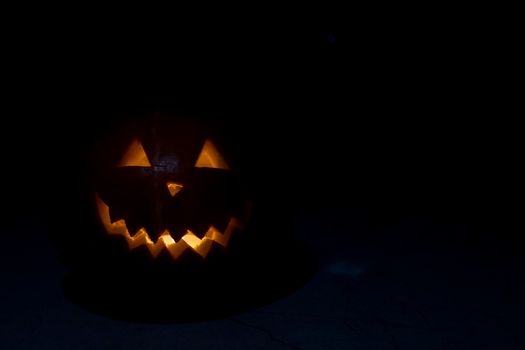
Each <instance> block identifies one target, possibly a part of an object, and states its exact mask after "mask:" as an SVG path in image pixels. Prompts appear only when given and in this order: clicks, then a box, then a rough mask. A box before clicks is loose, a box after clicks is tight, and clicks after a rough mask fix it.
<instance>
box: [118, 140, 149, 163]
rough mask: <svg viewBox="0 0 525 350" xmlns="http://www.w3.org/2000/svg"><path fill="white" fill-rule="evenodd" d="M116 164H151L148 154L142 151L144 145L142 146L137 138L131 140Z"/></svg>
mask: <svg viewBox="0 0 525 350" xmlns="http://www.w3.org/2000/svg"><path fill="white" fill-rule="evenodd" d="M118 166H119V167H124V166H144V167H150V166H151V163H150V162H149V159H148V156H147V155H146V152H145V151H144V147H142V144H141V143H140V141H139V140H137V139H135V140H133V142H131V145H129V147H128V150H127V151H126V153H125V154H124V157H122V159H121V160H120V162H119V164H118Z"/></svg>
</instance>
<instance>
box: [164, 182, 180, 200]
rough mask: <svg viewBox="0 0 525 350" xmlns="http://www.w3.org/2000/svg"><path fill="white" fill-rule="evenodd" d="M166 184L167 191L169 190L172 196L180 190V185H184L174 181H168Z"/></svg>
mask: <svg viewBox="0 0 525 350" xmlns="http://www.w3.org/2000/svg"><path fill="white" fill-rule="evenodd" d="M166 186H168V191H170V194H171V196H172V197H174V196H175V195H176V194H177V193H179V192H180V190H182V187H184V186H182V185H181V184H178V183H176V182H168V183H166Z"/></svg>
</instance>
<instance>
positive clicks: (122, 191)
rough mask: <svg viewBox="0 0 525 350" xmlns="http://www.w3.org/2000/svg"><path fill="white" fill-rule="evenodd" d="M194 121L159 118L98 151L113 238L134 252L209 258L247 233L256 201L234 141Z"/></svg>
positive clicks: (99, 188)
mask: <svg viewBox="0 0 525 350" xmlns="http://www.w3.org/2000/svg"><path fill="white" fill-rule="evenodd" d="M214 131H217V130H213V128H210V127H207V126H203V124H202V123H198V122H195V121H192V120H189V119H180V118H176V119H175V118H168V117H159V116H157V117H155V118H150V119H148V120H146V121H142V122H141V123H135V125H133V126H132V127H129V128H127V129H125V130H123V131H122V132H120V133H117V134H115V135H110V136H109V138H108V140H107V141H106V142H105V143H104V145H103V146H102V147H100V149H99V153H98V155H97V157H98V159H96V161H97V162H98V163H99V166H98V169H97V173H96V188H95V191H96V193H95V201H96V206H97V213H98V216H99V219H100V222H101V223H102V226H103V229H104V230H105V231H106V234H107V235H108V237H111V239H117V240H120V241H121V242H125V243H126V245H127V249H128V250H129V253H130V254H134V253H135V252H137V251H142V252H144V251H147V252H148V254H149V256H150V257H151V258H152V259H154V260H155V259H158V258H159V257H161V256H164V258H165V260H168V261H172V262H174V261H177V260H179V259H180V258H181V257H182V256H184V255H187V254H191V255H196V256H200V257H202V258H206V257H207V256H208V254H209V253H210V252H211V251H213V250H216V249H217V248H219V249H225V248H227V247H228V244H229V242H230V240H231V238H232V236H234V235H237V234H240V233H242V232H243V230H244V228H245V226H246V224H247V220H248V217H249V214H250V204H251V202H250V201H249V200H248V198H247V197H246V195H245V193H244V191H243V190H242V188H241V186H240V185H239V184H240V183H239V172H238V171H237V170H238V169H237V168H236V167H237V164H236V163H235V159H234V157H233V156H230V155H231V154H232V152H231V147H228V146H225V144H227V142H225V141H228V140H225V139H224V135H222V139H221V135H220V134H219V133H217V132H214Z"/></svg>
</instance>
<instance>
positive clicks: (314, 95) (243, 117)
mask: <svg viewBox="0 0 525 350" xmlns="http://www.w3.org/2000/svg"><path fill="white" fill-rule="evenodd" d="M314 10H315V9H314ZM312 13H314V14H312ZM312 13H311V14H310V15H308V16H304V17H303V16H301V15H299V14H297V15H294V16H289V15H284V14H283V15H282V16H278V17H279V18H278V19H272V20H270V18H269V17H266V15H265V14H264V13H263V12H261V13H259V14H258V15H255V14H254V15H253V17H252V16H242V18H241V20H239V19H237V20H236V21H230V20H217V19H216V18H215V19H214V20H211V19H209V18H204V17H202V18H197V19H196V20H195V21H190V22H191V24H188V25H186V24H182V23H178V22H179V19H180V18H181V16H176V15H174V16H173V17H170V16H167V17H169V18H148V20H146V19H144V18H143V17H128V16H125V15H122V16H119V17H118V20H116V19H115V17H114V16H112V15H111V16H108V18H104V19H99V18H98V17H97V19H96V20H95V18H93V17H90V16H78V17H77V16H69V17H68V18H65V19H64V18H63V19H60V20H56V19H53V20H51V19H50V18H49V17H45V16H40V15H38V14H32V15H31V16H28V17H27V18H26V19H25V21H22V22H19V23H18V25H17V26H14V25H13V26H10V27H9V28H8V30H7V32H6V33H7V39H6V42H5V44H4V50H3V51H4V55H5V58H6V60H5V61H4V63H3V70H4V73H5V75H6V77H7V79H5V80H4V86H5V87H4V92H3V95H4V99H5V101H6V103H5V104H4V107H3V117H2V121H1V123H2V150H3V151H2V155H3V156H2V158H3V159H2V162H3V167H2V182H3V186H2V197H3V199H4V203H5V206H6V210H7V212H5V211H4V213H7V214H6V217H7V218H8V220H7V224H6V225H5V227H6V230H2V233H4V232H5V233H6V236H7V235H8V234H9V232H11V231H10V229H11V228H13V227H20V225H25V224H26V223H27V222H28V221H30V220H32V219H31V218H37V221H38V220H42V221H44V222H45V221H47V220H48V219H53V218H56V216H57V215H60V214H59V213H58V211H59V210H60V209H59V208H60V207H61V206H67V205H68V204H67V203H70V204H71V203H74V197H75V194H76V193H77V192H80V191H82V190H83V187H82V179H83V174H85V172H86V171H87V168H86V167H87V159H88V155H89V150H90V149H91V146H92V145H93V142H95V141H96V137H97V135H98V134H99V133H100V132H102V131H103V130H104V129H105V128H106V127H107V126H108V125H113V124H115V123H120V122H121V121H123V120H125V117H123V116H125V115H126V114H129V113H134V112H136V111H150V110H151V111H155V110H169V109H173V108H176V109H182V110H188V111H192V112H197V113H202V114H206V115H211V116H213V117H215V118H220V119H222V120H225V121H226V122H227V123H228V124H229V125H230V127H231V128H232V130H235V133H236V134H237V135H238V137H239V139H240V141H241V142H242V144H243V147H244V150H245V152H248V153H251V154H253V156H252V157H251V159H252V163H251V167H253V169H255V170H256V172H255V173H256V174H257V182H258V183H259V184H260V186H261V189H262V190H261V192H264V193H266V194H267V195H268V196H270V198H269V200H272V199H274V200H275V201H278V202H279V203H283V202H285V203H287V205H288V208H289V210H290V215H296V214H297V213H301V212H302V211H307V212H309V213H314V214H313V215H319V217H320V218H325V217H326V213H329V214H328V217H329V218H330V217H331V218H333V220H334V221H333V222H332V223H327V225H328V226H329V227H330V225H334V226H338V225H339V226H341V225H343V226H345V225H347V219H346V217H345V215H346V214H344V213H348V212H351V213H353V214H355V213H358V215H362V216H363V217H366V218H367V220H368V221H367V222H368V223H369V225H370V226H371V227H393V226H392V225H396V224H398V223H399V222H404V221H406V220H409V221H410V220H416V221H418V220H427V221H428V222H431V223H432V224H430V225H431V226H432V225H434V226H435V227H437V225H456V224H460V225H466V226H468V227H469V230H467V231H466V233H462V235H461V237H458V235H457V232H456V231H454V230H450V231H447V230H444V231H442V230H440V231H439V235H438V234H437V233H435V234H434V235H426V236H424V235H412V234H407V233H403V232H399V231H396V230H394V229H393V230H392V231H391V232H389V239H390V240H398V241H399V242H403V244H408V245H414V246H416V247H417V246H418V245H421V244H422V245H430V244H432V245H437V246H439V247H441V248H442V249H443V252H442V253H443V254H444V255H446V254H448V253H447V252H448V251H449V250H450V251H454V252H455V253H456V254H459V255H460V256H461V255H465V256H467V255H469V254H476V256H477V257H478V258H479V259H480V261H481V262H483V264H489V265H490V264H493V263H494V264H496V265H497V264H500V263H501V264H503V263H502V261H505V264H503V265H505V267H501V268H502V269H504V268H505V269H507V268H509V266H511V267H512V269H516V271H518V272H513V274H510V276H511V277H509V278H510V280H515V281H521V280H522V277H523V275H522V265H521V264H522V260H520V258H516V260H512V259H511V260H512V262H510V263H509V262H508V261H507V260H506V259H509V258H508V257H509V256H512V257H520V256H522V250H523V247H524V239H523V234H522V233H521V231H523V230H522V225H521V223H520V218H521V216H522V215H521V209H520V206H519V205H518V204H519V203H520V202H521V198H520V196H519V194H518V193H519V191H518V181H517V180H518V173H517V171H518V168H519V167H520V166H519V165H520V164H519V163H520V160H521V157H520V155H519V152H518V150H519V143H520V142H521V135H520V132H519V129H518V128H517V124H516V121H515V120H514V118H515V117H516V116H518V114H517V113H516V111H515V110H514V108H513V106H512V105H511V101H512V100H513V99H514V98H515V97H516V96H517V92H516V91H517V90H514V89H513V88H512V86H513V84H512V82H513V79H514V78H513V74H514V71H513V69H512V68H510V66H511V63H512V61H513V60H514V59H515V57H514V53H513V50H514V44H513V42H512V40H511V39H510V33H511V32H512V30H511V29H510V28H507V27H505V25H503V24H502V21H496V19H495V17H496V15H494V16H493V17H486V16H478V15H477V14H476V13H475V12H473V11H471V9H468V10H464V9H463V10H461V11H459V10H458V9H455V10H450V11H448V10H447V11H445V13H443V12H438V11H435V10H433V9H422V10H421V12H418V14H417V15H414V14H413V12H411V11H408V10H407V9H396V11H395V12H392V11H390V10H389V9H382V10H378V9H375V10H372V11H366V12H363V11H361V10H355V9H354V10H349V11H348V12H344V13H343V12H341V13H340V12H339V11H337V10H335V9H331V10H328V11H321V12H316V11H312ZM197 17H199V16H197ZM503 22H504V21H503ZM267 199H268V198H267ZM322 213H324V214H322ZM322 215H325V216H322ZM356 215H357V214H356ZM320 220H321V219H320ZM440 227H442V226H440ZM27 231H28V232H26V234H25V237H26V238H27V237H32V235H39V232H35V231H34V230H27ZM337 232H338V233H337V234H335V233H334V236H333V237H330V239H335V240H336V242H337V240H341V241H344V240H345V239H346V238H344V237H343V236H345V235H351V232H348V231H347V230H341V231H337ZM392 237H394V238H392ZM7 239H9V238H7ZM305 239H308V237H307V235H306V236H305ZM360 240H363V241H366V242H368V243H370V242H371V244H374V242H375V241H376V240H377V242H378V243H377V244H378V245H381V244H385V243H384V241H382V240H381V237H377V236H373V237H368V238H360ZM28 244H31V243H28ZM414 249H416V250H417V248H414ZM323 254H326V255H328V256H329V255H330V253H327V252H324V253H323ZM7 256H11V255H10V254H8V255H7ZM24 259H29V264H31V261H30V260H31V257H24ZM26 263H27V261H26ZM508 264H510V265H508ZM505 271H508V270H505ZM512 271H514V270H512ZM518 283H519V282H518ZM520 305H522V304H520Z"/></svg>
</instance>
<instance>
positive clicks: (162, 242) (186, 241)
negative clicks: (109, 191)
mask: <svg viewBox="0 0 525 350" xmlns="http://www.w3.org/2000/svg"><path fill="white" fill-rule="evenodd" d="M96 201H97V208H98V215H99V217H100V220H101V221H102V224H103V225H104V227H105V229H106V231H107V232H108V233H109V234H114V235H121V236H123V237H124V238H125V239H126V241H127V242H128V246H129V249H134V248H136V247H139V246H141V245H145V246H146V248H148V250H149V252H150V253H151V255H152V256H153V257H154V258H155V257H157V256H158V255H159V254H160V252H161V251H162V250H163V249H166V250H167V251H168V252H169V253H170V255H171V257H172V258H173V259H174V260H175V259H177V258H178V257H179V256H180V255H181V254H182V253H183V252H184V251H185V250H186V249H188V248H190V249H191V250H193V251H194V252H196V253H197V254H199V255H200V256H202V257H203V258H205V257H206V256H207V255H208V253H209V251H210V249H211V247H212V245H213V242H215V243H218V244H219V245H221V246H223V247H226V246H227V245H228V241H229V240H230V237H231V235H232V233H233V231H234V230H236V229H238V230H242V229H243V228H244V225H243V224H242V223H241V222H240V221H239V219H237V218H235V217H232V218H230V221H229V222H228V225H227V227H226V229H225V230H224V233H222V232H221V231H219V230H218V229H216V228H215V227H214V226H210V228H209V229H208V231H206V234H205V235H204V237H203V238H202V239H201V238H199V237H197V236H196V235H195V234H194V233H193V232H191V231H190V230H186V234H185V235H184V236H182V238H181V239H180V240H179V241H178V242H175V240H174V239H173V237H171V235H170V232H169V231H168V230H164V231H163V232H162V234H161V235H160V236H159V237H158V239H157V241H156V242H153V241H152V240H151V238H150V237H149V235H148V233H147V232H146V230H145V229H144V228H141V229H139V230H138V231H137V232H136V233H135V234H134V235H133V236H132V235H130V233H129V231H128V228H127V226H126V221H125V220H124V219H120V220H116V221H115V222H111V218H110V215H109V206H108V205H107V204H106V203H104V201H103V200H102V199H101V198H100V196H99V195H98V194H97V195H96Z"/></svg>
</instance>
